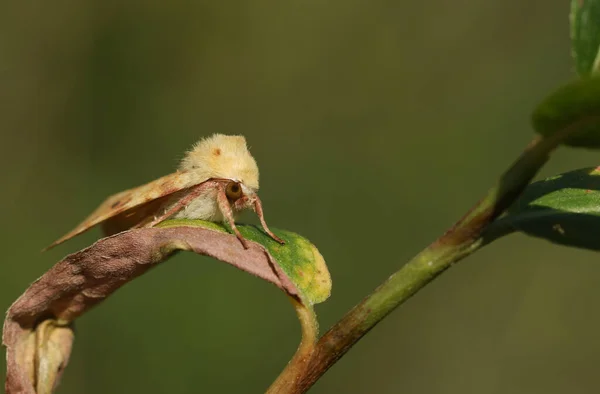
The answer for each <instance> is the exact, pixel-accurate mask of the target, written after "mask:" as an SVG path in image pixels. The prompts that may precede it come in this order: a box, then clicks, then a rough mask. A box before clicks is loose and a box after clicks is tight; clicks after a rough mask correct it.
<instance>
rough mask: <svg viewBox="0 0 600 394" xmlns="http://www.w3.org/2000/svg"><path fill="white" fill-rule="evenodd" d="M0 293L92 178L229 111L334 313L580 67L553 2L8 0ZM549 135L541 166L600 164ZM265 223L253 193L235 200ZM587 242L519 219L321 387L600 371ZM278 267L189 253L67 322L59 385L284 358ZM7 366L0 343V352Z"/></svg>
mask: <svg viewBox="0 0 600 394" xmlns="http://www.w3.org/2000/svg"><path fill="white" fill-rule="evenodd" d="M0 9H1V11H0V132H1V137H2V138H1V142H0V149H1V151H0V168H1V169H2V170H1V171H2V178H1V183H0V184H1V189H2V193H0V204H1V206H2V209H1V210H0V217H1V218H2V224H3V225H2V227H1V230H0V231H1V237H0V247H1V250H2V252H3V253H2V262H1V266H0V307H1V308H2V309H7V308H8V307H9V306H10V304H11V302H12V301H13V300H15V299H16V298H17V297H18V296H19V295H20V294H21V293H22V292H23V291H24V290H25V288H26V287H27V286H28V285H29V283H30V282H32V281H33V280H34V279H36V278H37V277H39V276H40V275H41V274H42V273H44V272H45V271H46V270H47V269H48V268H49V267H50V266H51V265H52V264H54V263H55V262H56V261H58V260H59V259H61V258H62V257H63V256H64V255H66V254H67V253H70V252H73V251H76V250H78V249H80V248H82V247H85V246H87V245H88V244H90V243H91V242H93V241H94V240H95V239H96V238H98V237H99V235H100V233H99V231H97V230H95V231H92V232H90V233H88V234H85V235H84V236H82V237H80V238H77V239H76V240H73V241H71V242H70V243H68V244H66V245H63V246H60V247H58V248H56V249H55V250H52V251H51V252H48V253H45V254H40V253H39V250H40V249H41V248H42V247H44V246H46V245H47V244H49V243H50V242H51V241H52V240H54V239H56V238H57V237H58V236H60V235H62V234H63V233H64V232H66V231H67V230H69V229H70V228H71V227H72V226H73V225H75V224H76V223H77V222H79V220H80V219H82V218H83V217H84V216H85V215H87V214H88V213H89V212H90V211H91V210H92V209H93V208H95V206H96V204H97V203H99V202H100V201H101V200H102V199H103V198H104V197H106V196H107V195H109V194H112V193H114V192H116V191H120V190H122V189H125V188H128V187H131V186H134V185H137V184H140V183H144V182H146V181H149V180H152V179H154V178H156V177H158V176H161V175H164V174H166V173H169V172H171V171H172V170H173V169H174V168H175V166H176V164H177V161H178V160H179V159H180V158H181V156H182V153H183V152H184V151H185V150H186V149H187V148H189V146H190V145H191V144H192V143H194V142H195V141H196V140H197V139H199V138H200V137H202V136H206V135H209V134H211V133H214V132H221V133H228V134H237V133H242V134H244V135H245V136H246V137H247V139H248V141H249V144H250V147H251V151H252V153H253V154H254V155H255V157H256V159H257V161H258V163H259V165H260V168H261V186H262V187H261V197H262V200H263V203H264V205H265V209H266V215H267V220H268V221H269V223H270V224H271V226H273V227H279V228H285V229H289V230H293V231H296V232H298V233H300V234H303V235H305V236H306V237H308V238H309V239H311V240H312V241H313V242H314V243H315V244H316V245H317V246H318V247H319V248H320V250H321V252H322V254H323V255H324V257H325V259H326V260H327V262H328V266H329V268H330V271H331V274H332V277H333V293H332V296H331V298H330V299H329V300H328V301H327V302H326V303H324V304H322V305H319V306H318V307H317V312H318V314H319V317H320V321H321V326H322V328H323V329H326V328H327V327H329V326H330V325H331V324H333V323H334V322H335V321H336V320H337V319H338V318H340V317H341V316H342V315H343V313H344V312H345V311H346V310H348V309H349V308H350V307H351V306H353V305H354V304H355V303H357V302H358V301H360V299H361V298H362V297H363V296H364V295H366V294H367V293H368V292H370V291H371V290H372V289H373V288H374V287H375V286H377V284H379V283H380V282H382V281H383V280H384V279H385V278H387V277H388V276H389V275H390V274H391V273H392V272H394V271H395V270H397V269H398V268H399V267H400V266H401V265H402V264H403V263H404V262H405V261H407V259H409V258H410V257H412V256H413V255H414V254H415V253H417V252H418V251H419V250H420V249H421V248H423V247H424V246H426V245H427V244H428V243H429V242H430V241H432V240H433V239H434V238H436V237H437V236H438V235H439V234H441V233H442V232H443V231H444V230H445V229H446V228H447V227H448V226H449V225H450V224H451V223H452V222H453V221H454V220H455V219H457V218H458V217H459V216H461V215H462V213H464V211H465V210H466V209H468V208H469V207H470V206H471V205H472V204H473V203H474V202H475V201H476V200H477V199H478V198H479V197H480V196H481V195H482V194H483V193H484V192H485V191H486V190H487V188H488V187H489V186H491V185H492V183H493V182H494V179H495V178H496V177H497V176H498V175H499V174H500V173H501V172H502V171H503V170H504V169H505V168H506V167H507V166H508V165H509V164H510V162H511V161H512V160H513V158H514V157H515V156H516V155H518V154H519V152H520V151H521V150H522V148H523V147H524V146H525V145H526V144H527V143H528V141H529V140H530V139H531V136H532V132H531V128H530V126H529V113H530V111H531V109H532V108H533V106H534V105H535V104H536V102H537V101H538V100H540V99H541V98H542V97H543V96H544V95H545V94H546V93H548V92H549V91H550V90H552V89H553V88H555V87H556V86H557V85H559V84H561V83H563V82H565V81H567V80H569V79H570V78H573V76H574V72H573V66H572V62H571V60H570V56H569V55H570V48H569V39H568V9H569V4H568V1H556V2H549V1H547V0H532V1H522V0H505V1H489V0H469V1H446V0H430V1H427V2H415V1H387V0H369V1H366V0H344V1H342V0H334V1H328V2H323V1H317V0H305V1H302V2H298V1H292V2H282V1H275V0H265V1H255V2H230V1H182V0H175V1H171V2H160V1H142V0H137V1H136V0H132V1H126V2H120V1H115V0H108V1H107V0H103V1H75V0H57V1H53V2H45V1H20V2H19V1H10V2H9V1H5V2H2V4H1V7H0ZM599 162H600V159H598V157H597V153H593V152H587V151H583V150H568V149H561V150H560V151H558V152H557V154H556V155H555V156H554V158H553V160H552V161H551V162H550V164H549V165H548V166H547V167H545V168H544V170H543V173H542V174H541V176H543V175H550V174H554V173H557V172H561V171H566V170H570V169H574V168H578V167H584V166H592V165H597V164H599ZM245 219H246V220H248V221H254V220H255V219H254V218H253V217H252V216H248V217H246V218H245ZM598 278H600V262H599V256H598V255H597V254H595V253H592V252H588V251H580V250H575V249H567V248H562V247H558V246H554V245H551V244H549V243H547V242H545V241H541V240H536V239H531V238H526V237H525V236H523V235H513V236H511V237H509V238H506V239H503V240H500V241H499V242H497V243H495V244H493V245H491V246H489V247H487V248H485V249H484V250H482V251H480V252H479V253H477V254H476V255H474V256H472V257H469V258H468V259H467V260H465V261H464V262H461V263H460V264H459V265H457V266H455V267H454V268H452V269H451V270H450V271H448V272H446V273H445V274H444V275H442V276H441V277H440V278H439V279H437V280H436V281H435V282H433V283H432V284H430V285H429V286H427V288H425V289H424V290H423V291H421V292H419V293H418V295H417V296H415V297H414V298H412V299H411V300H410V301H409V302H407V303H406V304H404V305H403V306H402V307H400V308H399V309H398V310H396V311H395V312H394V313H393V314H392V315H390V316H389V317H388V318H387V319H385V320H384V321H383V322H382V323H381V324H380V325H379V326H377V327H376V328H375V329H374V330H373V331H371V333H369V334H368V335H367V336H366V337H365V338H364V339H363V340H362V341H361V342H360V343H358V344H357V345H356V346H355V347H354V349H352V350H351V351H350V352H349V353H348V354H347V355H346V356H345V357H344V358H343V359H342V360H341V361H340V362H338V363H337V364H336V365H335V366H334V367H333V368H332V369H331V370H330V371H329V372H328V373H327V374H326V375H325V376H324V377H323V378H322V379H321V380H320V381H319V382H318V383H317V384H316V386H315V387H314V388H313V389H312V391H311V392H312V393H398V392H403V393H416V394H420V393H423V394H425V393H428V394H429V393H461V394H463V393H545V394H551V393H565V392H577V393H593V392H594V393H595V392H597V389H598V378H597V376H598V371H597V368H598V365H599V364H600V339H599V338H598V335H597V333H598V332H599V331H600V314H599V313H598V305H599V304H600V286H598ZM298 340H299V328H298V324H297V321H296V317H295V314H294V312H293V310H292V308H291V307H290V305H289V303H288V301H287V300H286V298H285V297H284V296H283V295H282V294H280V292H279V291H278V290H277V289H276V288H275V287H274V286H272V285H269V284H266V283H263V282H261V281H260V280H258V279H256V278H254V277H251V276H249V275H247V274H245V273H242V272H241V271H236V270H235V269H233V268H232V267H230V266H227V265H225V264H221V263H218V262H216V261H214V260H211V259H208V258H201V257H198V256H194V255H191V254H180V255H178V256H176V258H174V259H172V260H170V261H168V262H167V263H165V264H163V265H161V266H159V267H157V268H156V269H154V270H152V271H150V272H149V273H148V274H146V275H144V276H143V277H141V278H138V279H137V280H135V281H133V282H132V283H130V284H128V285H127V286H125V287H124V288H123V289H121V290H119V291H118V292H117V293H116V294H114V295H113V296H112V297H111V298H109V299H108V300H106V302H104V303H103V304H101V305H100V306H99V307H97V308H96V309H94V310H93V311H91V312H90V313H88V314H86V315H85V316H83V317H82V318H81V319H80V320H78V322H77V337H76V342H75V347H74V351H73V355H72V359H71V364H70V365H69V367H68V369H67V371H66V373H65V375H64V379H63V383H62V385H61V387H60V389H59V392H60V393H173V394H175V393H198V392H206V393H260V392H263V391H264V390H265V389H266V388H267V387H268V385H269V384H270V383H271V381H272V380H273V379H274V378H275V377H276V376H277V374H278V373H279V372H280V371H281V369H282V368H283V367H284V366H285V364H286V362H287V361H288V359H289V358H290V357H291V356H292V354H293V352H294V350H295V349H296V346H297V344H298ZM0 371H1V372H0V378H2V379H3V378H4V360H2V361H0Z"/></svg>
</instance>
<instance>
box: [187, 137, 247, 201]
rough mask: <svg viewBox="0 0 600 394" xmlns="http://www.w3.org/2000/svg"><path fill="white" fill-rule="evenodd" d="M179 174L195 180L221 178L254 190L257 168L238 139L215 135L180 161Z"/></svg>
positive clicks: (243, 140) (240, 139)
mask: <svg viewBox="0 0 600 394" xmlns="http://www.w3.org/2000/svg"><path fill="white" fill-rule="evenodd" d="M179 169H180V170H184V171H189V172H192V173H194V174H195V175H196V176H197V177H198V179H210V178H224V179H231V180H234V181H237V182H240V183H242V184H244V185H245V186H247V187H249V188H250V189H252V190H253V191H256V190H258V166H257V165H256V161H255V160H254V157H252V155H251V154H250V152H249V151H248V147H247V146H246V139H245V138H244V137H243V136H241V135H231V136H230V135H223V134H215V135H213V136H211V137H208V138H205V139H203V140H201V141H200V142H198V143H197V144H196V145H195V146H194V147H193V148H192V150H191V151H189V152H188V153H187V154H186V156H185V157H184V158H183V160H182V161H181V164H180V166H179Z"/></svg>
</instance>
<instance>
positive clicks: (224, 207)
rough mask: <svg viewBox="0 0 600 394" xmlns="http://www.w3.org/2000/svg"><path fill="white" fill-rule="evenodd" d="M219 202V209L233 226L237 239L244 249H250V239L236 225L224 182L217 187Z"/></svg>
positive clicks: (230, 225)
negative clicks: (247, 239)
mask: <svg viewBox="0 0 600 394" xmlns="http://www.w3.org/2000/svg"><path fill="white" fill-rule="evenodd" d="M217 203H218V204H219V209H220V210H221V213H222V214H223V216H224V217H225V219H226V220H227V224H229V227H231V230H232V231H233V233H234V234H235V236H236V237H237V239H239V240H240V242H241V243H242V246H243V247H244V249H249V248H250V245H249V244H248V241H246V239H245V238H244V237H242V234H241V233H240V230H238V228H237V227H236V225H235V222H234V220H233V212H231V205H229V200H228V199H227V194H225V187H224V186H223V185H222V184H219V185H218V188H217Z"/></svg>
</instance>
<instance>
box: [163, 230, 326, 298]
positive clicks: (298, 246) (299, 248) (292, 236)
mask: <svg viewBox="0 0 600 394" xmlns="http://www.w3.org/2000/svg"><path fill="white" fill-rule="evenodd" d="M178 226H191V227H203V228H207V229H210V230H216V231H222V232H228V231H227V229H226V227H224V226H223V225H221V224H217V223H212V222H206V221H203V220H190V219H173V220H166V221H165V222H163V223H161V224H160V225H159V226H158V227H163V228H165V227H178ZM237 227H238V229H239V230H240V233H241V234H242V236H243V237H244V238H246V239H248V240H249V241H254V242H256V243H259V244H261V245H262V246H263V247H264V248H265V249H266V250H267V252H268V253H269V254H270V255H271V256H272V257H273V258H274V259H275V261H276V263H277V265H279V267H281V269H282V270H283V272H285V274H286V275H287V276H288V277H289V278H290V280H291V281H292V282H293V283H294V285H295V286H296V287H297V288H298V290H299V291H300V292H301V293H302V298H303V301H304V302H306V303H308V304H309V305H312V304H318V303H320V302H323V301H325V300H326V299H327V298H329V295H330V294H331V277H330V275H329V271H328V270H327V266H326V265H325V260H324V259H323V257H322V256H321V254H320V253H319V251H318V249H317V248H316V247H315V245H313V244H312V243H311V242H310V241H308V240H307V239H306V238H304V237H302V236H301V235H298V234H296V233H293V232H291V231H285V230H278V229H271V230H272V231H273V232H274V233H275V235H277V236H278V237H280V238H281V239H283V240H284V241H285V245H280V244H279V243H277V242H275V241H274V240H273V239H271V238H270V237H269V236H268V235H267V234H265V232H264V231H263V230H262V229H260V228H258V227H256V226H253V225H243V224H238V225H237Z"/></svg>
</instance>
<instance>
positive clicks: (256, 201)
mask: <svg viewBox="0 0 600 394" xmlns="http://www.w3.org/2000/svg"><path fill="white" fill-rule="evenodd" d="M254 211H255V212H256V214H257V215H258V219H259V220H260V224H261V226H262V227H263V230H265V233H267V234H268V235H269V237H271V238H273V239H274V240H275V241H277V242H279V243H280V244H282V245H285V241H284V240H283V239H281V238H279V237H278V236H277V235H275V234H273V232H272V231H271V230H269V226H267V222H266V221H265V215H264V213H263V208H262V202H261V201H260V198H258V195H255V196H254Z"/></svg>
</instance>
